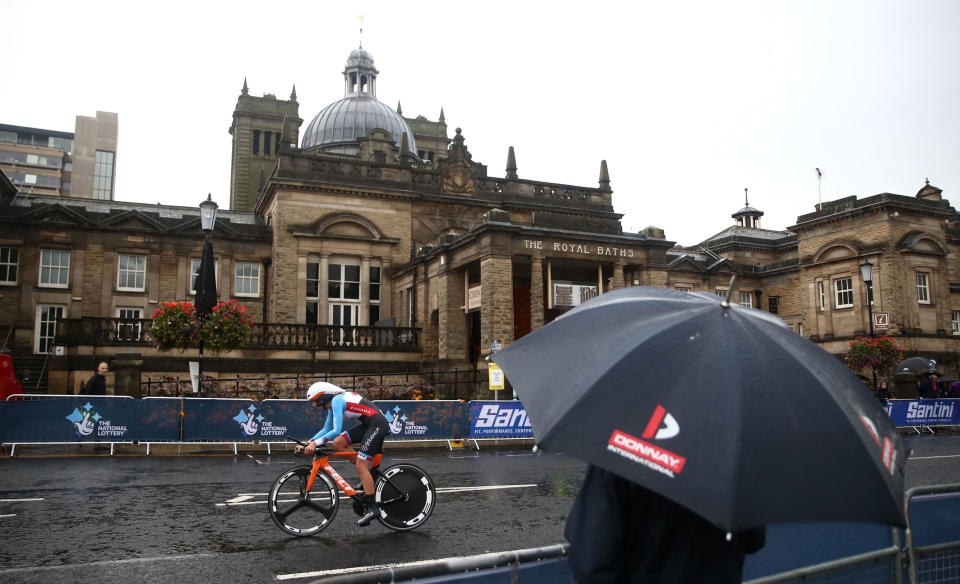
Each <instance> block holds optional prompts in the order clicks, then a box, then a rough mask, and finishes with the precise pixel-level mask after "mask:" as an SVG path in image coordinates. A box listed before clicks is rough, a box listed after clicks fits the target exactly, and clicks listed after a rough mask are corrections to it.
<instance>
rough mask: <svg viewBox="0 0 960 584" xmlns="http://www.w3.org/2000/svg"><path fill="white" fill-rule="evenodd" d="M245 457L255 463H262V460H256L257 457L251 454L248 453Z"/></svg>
mask: <svg viewBox="0 0 960 584" xmlns="http://www.w3.org/2000/svg"><path fill="white" fill-rule="evenodd" d="M247 458H249V459H250V460H252V461H253V462H255V463H257V464H263V463H262V462H260V461H259V460H257V459H256V458H254V457H253V456H251V455H250V454H248V455H247Z"/></svg>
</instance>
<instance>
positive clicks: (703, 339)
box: [491, 286, 905, 532]
mask: <svg viewBox="0 0 960 584" xmlns="http://www.w3.org/2000/svg"><path fill="white" fill-rule="evenodd" d="M731 288H732V286H731ZM491 359H492V360H493V361H495V362H496V363H497V364H498V365H500V366H501V367H502V368H503V370H504V373H505V374H506V376H507V378H508V379H509V380H510V382H511V383H512V385H513V387H514V389H515V390H516V392H517V394H518V395H519V397H520V399H521V400H522V401H523V403H524V405H525V406H526V408H527V411H528V413H529V415H530V419H531V422H532V424H533V429H534V434H535V436H536V439H537V442H538V444H540V445H541V446H543V447H545V448H548V449H553V450H558V451H563V452H567V453H570V454H572V455H574V456H577V457H578V458H581V459H583V460H585V461H587V462H590V463H592V464H594V465H597V466H600V467H603V468H605V469H607V470H609V471H611V472H614V473H616V474H618V475H620V476H622V477H624V478H627V479H629V480H631V481H633V482H635V483H638V484H641V485H643V486H645V487H647V488H649V489H651V490H653V491H656V492H658V493H660V494H661V495H663V496H665V497H667V498H669V499H671V500H673V501H674V502H676V503H678V504H680V505H683V506H685V507H687V508H689V509H691V510H692V511H694V512H695V513H697V514H699V515H701V516H703V517H705V518H706V519H708V520H709V521H711V522H712V523H714V524H715V525H717V526H718V527H720V528H722V529H724V530H726V531H732V532H736V531H742V530H744V529H748V528H752V527H758V526H762V525H766V524H768V523H775V522H793V521H805V520H808V521H829V520H835V521H864V522H881V523H888V524H894V525H904V512H903V497H904V493H903V470H904V462H905V451H904V444H903V440H902V438H901V437H900V435H899V433H898V432H897V429H896V427H895V426H894V424H893V423H892V422H891V421H890V418H889V416H888V415H887V414H886V412H885V411H884V410H883V409H882V408H881V407H880V405H879V404H878V403H877V401H876V400H875V399H873V398H872V396H871V395H870V394H869V393H868V392H866V391H864V390H863V384H862V383H861V382H860V381H859V380H858V379H857V377H856V376H855V375H854V374H853V373H852V372H851V371H850V370H849V369H847V367H846V366H844V365H843V364H842V363H841V362H840V360H839V359H837V358H836V357H834V356H833V355H831V354H829V353H827V352H826V351H824V350H823V349H821V348H819V347H818V346H816V345H815V344H813V343H811V342H810V341H808V340H806V339H804V338H803V337H801V336H799V335H797V334H796V333H794V332H793V331H791V330H790V329H789V328H787V326H786V325H785V324H784V323H783V321H782V320H780V319H779V318H778V317H776V316H774V315H771V314H768V313H765V312H762V311H759V310H754V309H751V308H744V307H740V306H732V305H729V304H728V302H727V301H724V300H722V299H721V298H719V297H717V296H715V295H713V294H709V293H687V292H678V291H673V290H667V289H664V288H651V287H629V288H624V289H621V290H617V291H614V292H610V293H608V294H604V295H602V296H599V297H597V298H595V299H593V300H591V301H589V302H586V303H584V304H582V305H580V306H579V307H577V308H575V309H573V310H571V311H570V312H568V313H567V314H565V315H563V316H561V317H560V318H558V319H557V320H556V321H554V322H552V323H550V324H548V325H546V326H545V327H543V328H541V329H539V330H537V331H535V332H533V333H531V334H529V335H527V336H525V337H523V338H521V339H519V340H518V341H516V342H514V343H513V344H511V345H510V346H509V347H507V348H506V349H504V350H503V351H501V352H499V353H497V354H496V355H495V356H493V357H492V358H491Z"/></svg>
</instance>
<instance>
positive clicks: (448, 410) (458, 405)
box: [374, 400, 470, 440]
mask: <svg viewBox="0 0 960 584" xmlns="http://www.w3.org/2000/svg"><path fill="white" fill-rule="evenodd" d="M374 405H376V406H377V409H379V410H380V411H381V412H383V415H384V416H386V418H387V422H389V423H390V436H387V440H418V439H420V440H423V439H433V440H448V439H461V438H463V437H464V434H465V432H466V430H467V429H468V428H469V426H470V419H469V415H468V411H467V404H465V403H463V402H461V401H418V400H404V401H388V400H381V401H375V402H374Z"/></svg>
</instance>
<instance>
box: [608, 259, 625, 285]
mask: <svg viewBox="0 0 960 584" xmlns="http://www.w3.org/2000/svg"><path fill="white" fill-rule="evenodd" d="M624 286H626V282H625V281H624V279H623V264H621V263H620V262H616V263H615V264H613V282H612V285H611V286H610V289H611V290H619V289H620V288H623V287H624Z"/></svg>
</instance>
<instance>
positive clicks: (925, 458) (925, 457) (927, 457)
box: [907, 454, 960, 460]
mask: <svg viewBox="0 0 960 584" xmlns="http://www.w3.org/2000/svg"><path fill="white" fill-rule="evenodd" d="M957 457H960V454H943V455H940V456H911V457H910V458H908V459H907V460H928V459H931V458H957Z"/></svg>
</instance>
